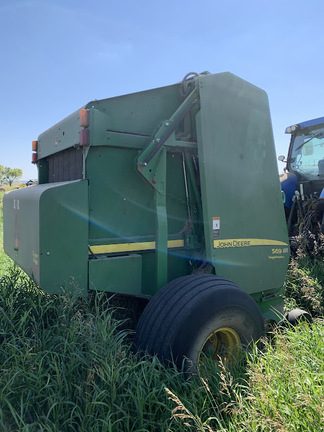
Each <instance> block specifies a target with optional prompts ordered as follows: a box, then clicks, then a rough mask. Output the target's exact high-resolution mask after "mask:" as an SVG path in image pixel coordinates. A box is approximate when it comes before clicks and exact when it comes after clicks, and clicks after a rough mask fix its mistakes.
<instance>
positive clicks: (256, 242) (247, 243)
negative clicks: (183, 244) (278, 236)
mask: <svg viewBox="0 0 324 432" xmlns="http://www.w3.org/2000/svg"><path fill="white" fill-rule="evenodd" d="M251 246H288V243H284V242H282V241H278V240H269V239H249V238H241V239H223V240H214V248H215V249H227V248H243V247H251Z"/></svg>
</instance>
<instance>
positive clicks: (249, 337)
mask: <svg viewBox="0 0 324 432" xmlns="http://www.w3.org/2000/svg"><path fill="white" fill-rule="evenodd" d="M263 332H264V320H263V316H262V314H261V311H260V309H259V307H258V305H257V303H256V302H255V301H254V299H253V298H252V297H251V296H250V295H249V294H247V293H246V292H244V291H243V290H242V289H240V288H239V287H238V286H237V285H236V284H234V283H233V282H231V281H229V280H227V279H224V278H221V277H218V276H215V275H207V274H198V275H189V276H183V277H181V278H178V279H175V280H173V281H171V282H170V283H168V284H167V285H165V287H163V288H162V289H161V290H160V291H159V292H158V293H157V294H156V295H155V296H154V297H153V299H152V300H151V301H150V303H149V304H148V305H147V306H146V308H145V310H144V312H143V314H142V316H141V318H140V320H139V323H138V326H137V329H136V334H135V339H134V343H135V345H136V346H137V348H138V349H139V350H141V351H146V352H148V353H150V354H153V355H154V354H156V355H157V356H158V357H159V358H160V360H161V361H163V362H168V361H170V360H172V359H173V360H174V362H175V363H176V365H177V366H178V367H179V368H181V366H182V364H183V361H184V359H186V360H185V363H186V367H187V368H188V367H190V365H193V367H194V368H195V367H196V366H197V365H198V364H199V363H200V362H201V361H202V359H203V356H204V354H205V351H206V349H207V348H206V347H207V346H209V348H210V347H212V348H214V353H213V356H212V358H213V359H214V360H215V361H217V360H218V356H220V357H222V358H227V357H229V356H235V355H236V352H237V348H238V347H237V346H238V345H239V346H247V345H249V344H250V343H251V342H252V341H257V340H258V339H259V338H260V336H261V335H262V333H263ZM224 348H226V352H224Z"/></svg>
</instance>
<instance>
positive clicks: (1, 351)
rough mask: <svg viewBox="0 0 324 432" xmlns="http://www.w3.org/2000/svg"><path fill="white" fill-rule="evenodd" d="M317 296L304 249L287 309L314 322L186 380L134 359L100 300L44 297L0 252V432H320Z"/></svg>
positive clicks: (290, 278)
mask: <svg viewBox="0 0 324 432" xmlns="http://www.w3.org/2000/svg"><path fill="white" fill-rule="evenodd" d="M1 194H2V195H3V193H1V192H0V201H1V200H2V195H1ZM0 214H1V217H0V227H1V229H2V212H0ZM1 239H2V236H1ZM323 291H324V264H323V251H322V250H321V249H320V248H318V249H316V250H314V251H313V252H312V253H311V254H309V253H306V252H305V250H304V249H302V248H300V250H299V252H298V254H297V255H296V257H295V258H294V260H292V261H291V264H290V267H289V271H288V275H287V280H286V293H285V296H286V303H287V307H288V308H292V307H295V306H297V305H298V306H302V307H303V308H305V309H307V310H308V311H309V312H311V313H312V315H313V316H314V317H316V318H315V320H314V322H313V323H312V324H311V325H306V324H301V325H300V326H298V327H297V328H296V329H294V330H293V329H291V328H286V329H275V330H274V333H273V334H272V335H269V336H268V337H267V338H266V339H265V340H264V341H262V344H261V346H260V345H259V346H254V348H253V350H252V352H250V353H249V354H248V355H242V358H241V359H240V362H239V363H238V364H237V365H236V367H235V368H232V369H231V370H228V369H226V367H225V366H221V367H220V369H217V368H216V367H215V365H207V366H206V370H204V371H203V372H202V376H201V377H200V378H198V377H191V378H190V379H188V377H187V376H184V375H183V374H181V373H180V372H179V371H177V370H176V368H175V367H172V366H171V367H169V368H166V367H164V366H163V365H161V364H160V362H159V361H158V360H157V359H156V358H154V357H153V358H152V357H150V358H145V357H139V356H138V355H136V354H134V353H133V351H132V346H131V331H128V330H127V328H128V327H129V326H128V323H125V322H121V321H120V317H121V316H123V314H122V313H121V312H120V311H118V310H116V309H114V308H113V307H112V306H111V303H112V302H111V299H109V297H107V295H105V294H102V295H96V296H92V295H90V296H88V297H85V298H81V299H80V298H76V297H73V296H71V295H62V296H50V295H47V294H44V293H43V292H42V291H40V290H39V289H38V288H37V286H35V285H34V284H33V282H31V281H30V279H28V278H27V277H26V276H25V275H24V274H23V273H22V272H21V271H20V270H18V269H17V268H15V267H14V266H13V264H12V262H11V260H9V259H8V258H5V256H4V253H3V251H2V247H1V250H0V316H1V326H0V432H14V431H15V432H16V431H17V432H18V431H19V432H21V431H23V432H39V431H46V432H56V431H57V432H70V431H78V432H79V431H87V432H88V431H91V432H96V431H98V432H99V431H100V432H105V431H113V432H119V431H134V432H135V431H137V432H144V431H148V432H151V431H152V432H154V431H174V432H177V431H186V430H188V431H190V430H191V431H195V432H196V431H202V432H203V431H207V432H211V431H215V432H216V431H228V432H234V431H235V432H240V431H242V432H243V431H248V432H252V431H253V432H254V431H265V432H267V431H269V432H270V431H271V432H272V431H282V432H285V431H287V432H291V431H292V432H294V431H296V432H297V431H309V432H311V431H314V432H315V431H316V432H318V431H321V430H324V427H323V426H322V425H323V424H324V397H323V394H322V389H323V386H324V323H323V321H322V319H321V317H323V315H324V303H323ZM117 318H118V319H117Z"/></svg>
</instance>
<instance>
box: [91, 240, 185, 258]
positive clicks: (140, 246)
mask: <svg viewBox="0 0 324 432" xmlns="http://www.w3.org/2000/svg"><path fill="white" fill-rule="evenodd" d="M178 247H184V240H183V239H182V240H169V241H168V248H178ZM155 248H156V242H155V241H152V242H140V243H120V244H110V245H97V246H90V249H91V252H92V253H94V254H105V253H106V254H107V253H117V252H136V251H145V250H154V249H155ZM91 252H89V253H91Z"/></svg>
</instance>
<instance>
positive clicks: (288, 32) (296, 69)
mask: <svg viewBox="0 0 324 432" xmlns="http://www.w3.org/2000/svg"><path fill="white" fill-rule="evenodd" d="M323 16H324V1H323V0H308V1H307V2H306V1H305V0H303V1H300V0H294V1H292V0H272V1H263V0H258V1H256V0H250V1H249V0H246V1H244V2H243V1H238V0H226V1H219V0H201V1H200V2H197V1H191V0H186V1H184V0H178V1H177V0H173V1H170V0H164V1H154V0H151V1H148V0H137V1H130V0H92V1H91V2H90V1H83V0H78V1H75V0H0V52H1V68H0V90H1V104H0V122H1V138H0V164H1V165H5V166H10V167H12V168H21V169H22V170H23V179H29V178H36V177H37V171H36V168H35V167H34V166H33V165H32V164H31V163H30V160H31V142H32V140H34V139H37V137H38V135H39V134H40V133H42V132H43V131H45V130H46V129H48V128H49V127H50V126H52V125H53V124H55V123H56V122H58V121H59V120H61V119H62V118H64V117H66V116H67V115H69V114H70V113H72V112H73V111H75V110H76V109H78V108H79V107H81V106H82V105H84V104H85V103H87V102H88V101H90V100H93V99H102V98H106V97H111V96H117V95H121V94H126V93H132V92H136V91H140V90H146V89H149V88H154V87H160V86H164V85H169V84H173V83H175V82H178V81H180V80H181V79H182V78H183V77H184V75H186V73H188V72H192V71H194V72H202V71H206V70H208V71H209V72H212V73H218V72H224V71H229V72H232V73H234V74H236V75H238V76H239V77H241V78H243V79H245V80H247V81H249V82H251V83H252V84H254V85H256V86H258V87H261V88H262V89H264V90H265V91H266V92H267V94H268V97H269V101H270V110H271V115H272V123H273V131H274V138H275V144H276V151H277V155H279V154H286V151H287V147H288V144H289V136H287V135H285V134H284V130H285V128H286V126H288V125H291V124H294V123H297V122H300V121H303V120H308V119H311V118H315V117H320V116H323V115H324V112H323V104H322V101H323V99H324V97H323V96H324V94H323V93H324V86H323V63H324V60H323V54H322V46H323V18H322V17H323ZM279 168H280V169H281V168H283V165H279Z"/></svg>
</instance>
